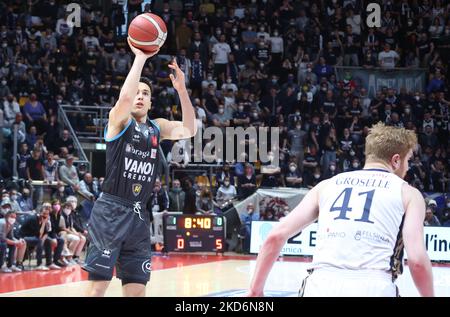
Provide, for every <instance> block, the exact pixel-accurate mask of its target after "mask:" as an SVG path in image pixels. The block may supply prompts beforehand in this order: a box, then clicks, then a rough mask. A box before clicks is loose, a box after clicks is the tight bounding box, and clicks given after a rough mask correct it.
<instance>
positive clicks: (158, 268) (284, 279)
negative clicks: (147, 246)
mask: <svg viewBox="0 0 450 317" xmlns="http://www.w3.org/2000/svg"><path fill="white" fill-rule="evenodd" d="M307 265H308V259H304V258H297V257H283V258H280V260H279V261H277V262H276V263H275V265H274V267H273V269H272V272H271V274H270V276H269V278H268V280H267V284H266V294H267V295H268V296H296V295H297V292H298V289H299V288H300V285H301V282H302V279H303V278H304V277H305V276H306V266H307ZM254 268H255V257H254V256H236V255H211V254H209V255H205V254H169V255H166V256H163V255H155V256H153V258H152V270H153V272H152V277H151V281H150V283H149V284H148V285H147V296H151V297H162V296H164V297H181V296H187V297H190V296H221V297H229V296H240V295H242V294H243V293H244V292H245V290H246V289H247V288H248V285H249V283H250V279H251V276H252V274H253V272H254ZM433 275H434V281H435V288H436V295H438V296H450V266H448V265H434V266H433ZM86 279H87V274H86V272H84V271H83V270H81V268H80V267H79V266H72V267H69V268H65V269H62V270H59V271H49V272H39V271H27V272H22V273H1V274H0V296H20V297H29V296H33V297H34V296H40V297H47V296H50V297H55V296H62V297H68V296H73V297H78V296H84V293H85V289H86V286H87V281H86ZM397 285H398V287H399V289H400V293H401V295H402V296H418V293H417V291H416V289H415V287H414V284H413V281H412V278H411V275H410V273H409V270H408V267H407V266H405V270H404V273H403V275H402V276H401V277H400V278H399V279H398V281H397ZM121 295H122V290H121V283H120V280H118V279H116V278H113V280H112V281H111V285H110V287H109V289H108V291H107V293H106V296H108V297H114V296H121Z"/></svg>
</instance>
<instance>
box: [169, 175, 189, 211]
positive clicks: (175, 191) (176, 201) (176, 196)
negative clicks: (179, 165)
mask: <svg viewBox="0 0 450 317" xmlns="http://www.w3.org/2000/svg"><path fill="white" fill-rule="evenodd" d="M185 199H186V193H185V192H184V191H183V189H182V188H181V183H180V180H178V179H174V180H173V182H172V189H171V190H170V191H169V211H182V210H183V209H184V201H185Z"/></svg>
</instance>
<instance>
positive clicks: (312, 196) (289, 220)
mask: <svg viewBox="0 0 450 317" xmlns="http://www.w3.org/2000/svg"><path fill="white" fill-rule="evenodd" d="M325 184H326V181H323V182H321V183H319V184H318V185H317V186H315V187H314V188H313V189H311V190H310V191H309V192H308V193H307V194H306V196H305V197H304V198H303V199H302V201H301V202H300V204H298V205H297V207H295V208H294V210H292V212H291V213H289V215H287V216H286V217H284V218H282V219H281V221H280V223H279V224H278V225H277V226H276V227H275V228H274V229H273V230H272V231H271V232H270V234H269V236H268V237H267V239H266V241H265V242H264V244H263V246H262V248H261V251H260V252H259V254H258V258H257V259H256V268H255V273H254V275H253V278H252V281H251V284H250V290H249V293H248V295H249V296H259V297H260V296H263V295H264V293H263V291H264V284H265V283H266V279H267V277H268V276H269V273H270V270H271V269H272V266H273V263H274V262H275V261H276V259H277V258H278V256H279V255H280V251H281V248H282V247H283V245H284V244H285V243H286V240H287V239H289V238H290V237H292V236H293V235H295V234H296V233H298V232H300V231H301V230H303V229H304V228H305V227H306V226H307V225H309V224H311V223H312V222H314V221H315V220H316V219H317V217H318V215H319V190H320V188H322V187H323V186H324V185H325Z"/></svg>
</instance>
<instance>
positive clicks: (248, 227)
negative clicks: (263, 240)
mask: <svg viewBox="0 0 450 317" xmlns="http://www.w3.org/2000/svg"><path fill="white" fill-rule="evenodd" d="M257 220H259V213H256V212H255V206H254V205H253V204H252V203H249V204H248V205H247V208H246V213H242V214H241V223H242V225H241V230H240V234H239V238H241V239H242V240H243V241H242V249H243V251H244V253H249V252H250V237H251V232H252V222H253V221H257Z"/></svg>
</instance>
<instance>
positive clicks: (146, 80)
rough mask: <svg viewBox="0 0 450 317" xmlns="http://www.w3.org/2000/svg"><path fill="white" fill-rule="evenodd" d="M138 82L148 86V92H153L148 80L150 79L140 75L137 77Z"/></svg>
mask: <svg viewBox="0 0 450 317" xmlns="http://www.w3.org/2000/svg"><path fill="white" fill-rule="evenodd" d="M139 82H140V83H144V84H146V85H147V86H148V87H149V88H150V92H153V87H152V82H151V81H150V79H148V78H147V77H144V76H142V77H141V78H140V79H139Z"/></svg>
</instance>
